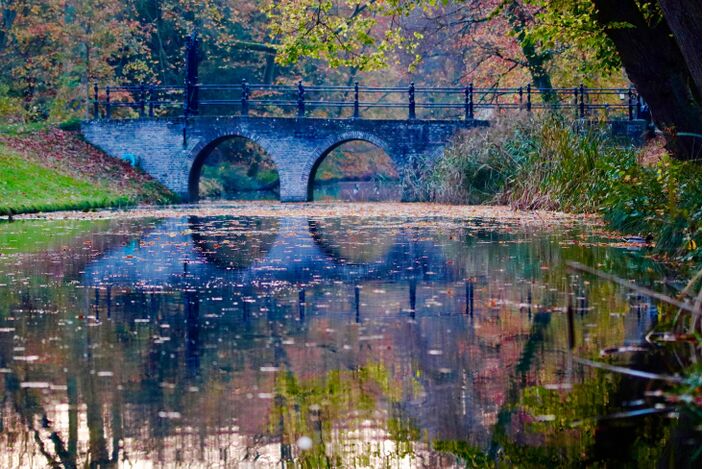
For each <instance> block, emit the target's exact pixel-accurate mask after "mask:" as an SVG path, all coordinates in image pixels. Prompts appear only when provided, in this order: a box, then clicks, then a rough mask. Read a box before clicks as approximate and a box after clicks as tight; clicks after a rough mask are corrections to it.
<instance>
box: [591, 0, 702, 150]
mask: <svg viewBox="0 0 704 469" xmlns="http://www.w3.org/2000/svg"><path fill="white" fill-rule="evenodd" d="M649 1H650V2H651V3H653V2H654V1H655V0H649ZM592 2H593V3H594V5H595V6H596V9H597V20H598V21H599V23H600V24H601V25H603V27H604V32H605V33H606V35H607V36H608V37H609V38H610V39H611V40H612V41H613V43H614V45H615V46H616V50H617V51H618V54H619V56H620V58H621V62H622V63H623V67H624V69H625V70H626V73H627V74H628V78H629V79H630V80H631V82H632V83H633V84H634V85H635V87H636V89H637V90H638V93H639V94H640V95H641V96H642V97H643V99H645V101H646V102H647V103H648V106H650V111H651V113H652V116H653V120H654V121H655V124H656V125H657V126H658V127H659V128H660V129H661V130H662V131H663V132H664V133H665V138H666V140H667V144H666V145H667V149H668V150H669V151H670V152H671V153H672V154H673V156H675V158H677V159H680V160H690V159H698V158H701V138H696V137H692V135H693V134H695V135H699V134H700V132H701V125H702V120H701V102H700V100H699V99H698V97H697V93H696V86H695V84H694V81H693V80H692V77H691V74H690V72H689V68H688V67H687V63H686V62H685V60H684V58H683V56H682V53H681V52H680V49H679V47H678V45H677V43H676V42H675V40H674V39H673V37H672V35H671V31H670V28H669V27H668V25H667V23H666V22H665V21H662V20H660V21H657V20H654V22H653V23H651V24H649V23H648V22H647V21H646V20H645V18H644V17H643V14H642V13H641V10H640V9H639V7H638V5H637V4H636V2H635V0H628V1H626V0H624V1H619V2H615V1H613V0H592ZM618 23H620V24H621V25H618ZM623 23H628V24H629V25H631V26H630V27H624V26H622V24H623ZM615 24H616V25H615ZM678 134H679V135H678ZM683 134H684V135H683Z"/></svg>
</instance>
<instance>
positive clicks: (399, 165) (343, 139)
mask: <svg viewBox="0 0 704 469" xmlns="http://www.w3.org/2000/svg"><path fill="white" fill-rule="evenodd" d="M349 142H366V143H369V144H371V145H374V146H375V147H377V148H379V149H380V150H382V151H383V152H384V153H385V154H386V155H387V156H388V157H389V159H391V162H392V163H393V165H394V167H395V168H396V171H397V172H398V174H399V176H400V175H401V174H402V172H403V170H404V169H405V164H404V160H403V158H402V157H401V155H397V154H396V153H397V152H396V151H394V150H395V149H394V147H393V146H392V145H391V144H390V143H389V142H387V141H386V140H385V139H383V138H380V137H378V136H377V135H374V134H373V133H371V132H359V131H350V132H344V133H341V134H339V135H333V136H332V137H330V138H328V139H326V140H325V141H323V142H322V143H321V144H320V145H318V146H317V147H316V149H315V151H314V152H313V156H314V159H313V160H312V161H311V162H310V163H309V165H308V167H307V168H306V173H307V180H306V181H305V182H306V191H307V200H308V202H312V201H313V192H314V182H315V174H316V173H317V172H318V168H319V167H320V165H321V164H322V163H323V161H325V158H327V157H328V156H329V155H330V153H332V151H333V150H335V149H336V148H338V147H340V146H342V145H344V144H345V143H349Z"/></svg>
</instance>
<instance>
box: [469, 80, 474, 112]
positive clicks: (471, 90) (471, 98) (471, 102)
mask: <svg viewBox="0 0 704 469" xmlns="http://www.w3.org/2000/svg"><path fill="white" fill-rule="evenodd" d="M469 118H470V119H474V83H470V84H469Z"/></svg>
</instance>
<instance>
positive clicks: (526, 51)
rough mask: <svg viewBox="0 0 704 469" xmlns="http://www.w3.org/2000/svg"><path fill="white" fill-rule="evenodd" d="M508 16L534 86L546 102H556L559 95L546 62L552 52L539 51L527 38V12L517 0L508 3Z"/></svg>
mask: <svg viewBox="0 0 704 469" xmlns="http://www.w3.org/2000/svg"><path fill="white" fill-rule="evenodd" d="M506 17H507V19H508V22H509V24H510V26H511V29H513V32H514V34H516V39H517V40H518V43H519V44H520V46H521V52H523V56H524V57H525V59H526V63H527V64H528V72H529V73H530V77H531V80H532V82H533V86H535V87H536V88H537V89H538V90H540V95H541V96H542V98H543V101H544V102H546V103H552V102H555V101H556V100H557V95H556V94H555V90H553V88H552V80H551V79H550V74H549V73H548V71H547V69H546V68H545V65H546V63H547V62H548V60H549V59H550V54H549V53H548V52H538V50H537V49H536V48H535V44H533V43H532V42H530V41H527V40H526V29H527V26H526V23H527V19H526V17H525V12H524V11H522V10H521V7H520V6H519V5H518V3H517V2H516V1H512V2H510V3H509V4H508V5H507V7H506Z"/></svg>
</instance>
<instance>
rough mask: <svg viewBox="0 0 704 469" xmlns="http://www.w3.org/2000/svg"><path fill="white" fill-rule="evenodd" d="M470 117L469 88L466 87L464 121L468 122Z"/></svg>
mask: <svg viewBox="0 0 704 469" xmlns="http://www.w3.org/2000/svg"><path fill="white" fill-rule="evenodd" d="M469 119H471V118H470V117H469V86H465V87H464V120H466V121H468V120H469Z"/></svg>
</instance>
